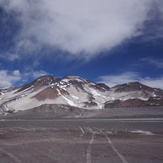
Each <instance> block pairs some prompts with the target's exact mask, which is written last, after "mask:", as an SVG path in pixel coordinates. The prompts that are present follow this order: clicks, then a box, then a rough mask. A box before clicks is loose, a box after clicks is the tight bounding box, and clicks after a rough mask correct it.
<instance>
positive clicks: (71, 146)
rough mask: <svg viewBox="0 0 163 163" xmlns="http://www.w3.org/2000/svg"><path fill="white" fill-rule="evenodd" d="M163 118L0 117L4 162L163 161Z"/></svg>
mask: <svg viewBox="0 0 163 163" xmlns="http://www.w3.org/2000/svg"><path fill="white" fill-rule="evenodd" d="M162 126H163V120H162V119H160V120H158V119H157V120H156V119H154V120H149V119H148V120H147V119H146V120H145V119H144V120H137V119H135V120H127V119H126V120H106V119H103V120H102V119H85V120H84V119H78V120H77V119H58V120H49V121H48V120H45V121H40V120H35V121H34V120H33V121H32V120H29V121H23V120H17V121H12V120H10V121H2V120H1V121H0V163H14V162H15V163H45V162H46V163H162V162H163V152H162V151H163V127H162Z"/></svg>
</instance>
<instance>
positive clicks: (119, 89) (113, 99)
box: [0, 75, 163, 114]
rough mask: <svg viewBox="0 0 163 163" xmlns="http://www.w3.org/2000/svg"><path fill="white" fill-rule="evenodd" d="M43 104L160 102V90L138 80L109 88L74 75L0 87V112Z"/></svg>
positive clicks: (102, 105) (83, 105) (91, 105)
mask: <svg viewBox="0 0 163 163" xmlns="http://www.w3.org/2000/svg"><path fill="white" fill-rule="evenodd" d="M44 104H58V105H59V104H63V105H68V106H72V107H77V108H81V109H90V110H94V109H106V108H112V107H138V106H161V105H163V90H161V89H159V88H151V87H148V86H146V85H143V84H141V83H139V82H131V83H125V84H120V85H116V86H114V87H111V88H110V87H109V86H107V85H105V84H104V83H95V82H92V81H90V80H87V79H84V78H81V77H80V76H75V75H66V76H64V77H63V78H57V77H53V76H51V75H48V76H42V77H39V78H38V79H36V80H34V81H32V82H30V83H27V84H24V85H22V86H20V87H11V88H8V89H1V90H0V114H6V113H10V112H18V111H20V110H28V109H32V108H34V107H39V106H41V105H44Z"/></svg>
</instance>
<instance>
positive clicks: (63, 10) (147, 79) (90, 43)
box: [0, 0, 163, 89]
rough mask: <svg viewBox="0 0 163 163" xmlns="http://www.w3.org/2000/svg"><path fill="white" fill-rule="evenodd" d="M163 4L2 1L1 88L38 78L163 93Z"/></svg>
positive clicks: (152, 0) (146, 0) (144, 0)
mask: <svg viewBox="0 0 163 163" xmlns="http://www.w3.org/2000/svg"><path fill="white" fill-rule="evenodd" d="M162 71H163V1H162V0H132V1H131V0H117V1H115V0H100V1H99V0H69V1H67V0H35V1H34V0H24V1H22V0H0V88H6V87H11V86H20V85H22V84H25V83H27V82H30V81H32V80H34V79H36V78H38V77H39V76H42V75H48V74H51V75H53V76H54V77H63V76H65V75H68V74H73V75H77V76H81V77H83V78H86V79H89V80H91V81H94V82H104V83H106V84H108V85H109V86H114V85H116V84H122V83H127V82H132V81H139V82H141V83H143V84H146V85H149V86H151V87H157V88H162V89H163V73H162Z"/></svg>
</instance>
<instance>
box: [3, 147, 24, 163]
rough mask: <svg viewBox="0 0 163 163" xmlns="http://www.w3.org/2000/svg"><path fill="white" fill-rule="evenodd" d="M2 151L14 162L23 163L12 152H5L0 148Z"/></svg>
mask: <svg viewBox="0 0 163 163" xmlns="http://www.w3.org/2000/svg"><path fill="white" fill-rule="evenodd" d="M0 151H2V152H4V153H5V154H7V155H8V156H9V157H10V158H11V159H12V160H13V161H15V162H16V163H22V162H21V160H19V159H18V158H17V157H16V156H15V155H13V154H12V153H10V152H7V151H6V150H4V149H3V148H1V147H0Z"/></svg>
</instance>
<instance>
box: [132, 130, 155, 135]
mask: <svg viewBox="0 0 163 163" xmlns="http://www.w3.org/2000/svg"><path fill="white" fill-rule="evenodd" d="M130 132H131V133H134V134H141V135H154V134H153V133H152V132H150V131H142V130H135V131H130Z"/></svg>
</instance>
